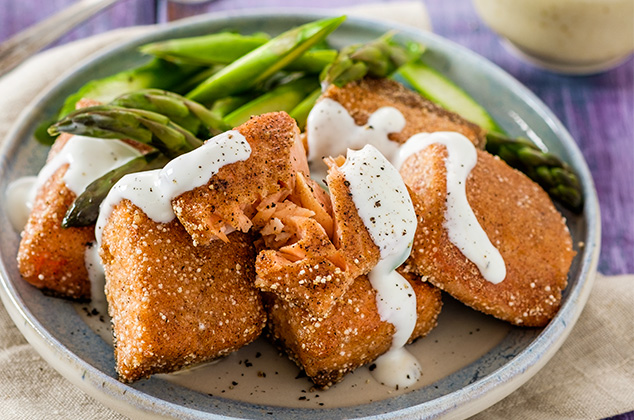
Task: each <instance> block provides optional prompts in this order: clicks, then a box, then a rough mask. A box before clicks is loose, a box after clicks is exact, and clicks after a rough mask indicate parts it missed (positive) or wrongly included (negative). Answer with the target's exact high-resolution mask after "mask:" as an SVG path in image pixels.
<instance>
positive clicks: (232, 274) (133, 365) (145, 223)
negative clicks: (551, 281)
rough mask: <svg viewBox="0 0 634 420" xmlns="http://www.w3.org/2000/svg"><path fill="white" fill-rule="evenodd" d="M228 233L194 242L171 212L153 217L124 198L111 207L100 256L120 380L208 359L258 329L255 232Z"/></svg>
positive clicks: (260, 312) (261, 313)
mask: <svg viewBox="0 0 634 420" xmlns="http://www.w3.org/2000/svg"><path fill="white" fill-rule="evenodd" d="M229 239H230V241H229V242H226V243H225V242H223V241H213V242H212V243H210V244H209V245H198V246H194V245H193V243H192V241H191V238H190V236H189V235H188V234H187V232H186V231H185V229H184V228H183V227H182V225H181V224H180V223H179V222H178V220H177V219H174V220H173V221H172V222H170V223H166V224H161V223H156V222H154V221H153V220H151V219H150V218H148V216H147V215H146V214H145V213H144V212H143V211H142V210H140V209H139V208H138V207H137V206H135V205H133V204H132V203H131V202H130V201H129V200H123V201H121V202H120V203H119V204H117V205H116V206H115V207H114V209H113V212H112V214H111V216H110V217H109V219H108V223H107V224H106V226H105V228H104V230H103V236H102V244H101V249H100V255H101V258H102V261H103V264H104V268H105V273H106V297H107V299H108V304H109V313H110V316H111V317H112V326H113V333H114V336H115V356H116V363H117V366H116V368H117V372H118V373H119V377H120V379H121V380H122V381H125V382H131V381H134V380H137V379H140V378H143V377H147V376H149V375H152V374H155V373H166V372H172V371H175V370H178V369H180V368H182V367H184V366H187V365H191V364H196V363H201V362H205V361H209V360H212V359H215V358H217V357H220V356H222V355H225V354H227V353H229V352H232V351H234V350H237V349H239V348H240V347H242V346H244V345H245V344H247V343H249V342H251V341H253V340H255V338H257V337H258V336H259V335H260V333H261V331H262V329H263V327H264V324H265V319H266V314H265V312H264V308H263V306H262V301H261V297H260V293H259V292H258V290H257V289H256V288H255V287H254V286H253V280H254V277H255V270H254V261H255V250H254V247H253V244H252V243H253V238H252V237H251V236H250V235H249V234H244V233H241V232H234V233H232V234H231V235H229Z"/></svg>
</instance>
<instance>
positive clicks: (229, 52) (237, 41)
mask: <svg viewBox="0 0 634 420" xmlns="http://www.w3.org/2000/svg"><path fill="white" fill-rule="evenodd" d="M268 40H269V37H268V35H265V34H256V35H251V36H248V35H240V34H236V33H231V32H221V33H217V34H211V35H205V36H199V37H192V38H179V39H170V40H167V41H160V42H155V43H152V44H147V45H144V46H142V47H141V48H140V50H141V52H143V53H146V54H151V55H154V56H155V57H159V58H162V59H164V60H170V61H174V62H178V63H186V64H192V65H200V66H213V65H217V64H223V65H226V64H231V63H232V62H234V61H236V60H237V59H238V58H240V57H242V56H243V55H245V54H247V53H249V52H251V51H253V50H254V49H256V48H258V47H260V46H262V45H264V44H265V43H266V42H267V41H268ZM335 57H337V50H333V49H329V48H323V49H311V50H308V51H306V52H305V53H304V54H302V55H301V56H299V57H298V58H297V59H296V60H295V61H293V62H292V63H290V64H289V65H288V67H287V68H288V70H290V71H302V72H306V73H319V72H321V71H322V70H323V69H324V67H326V66H327V65H328V64H330V63H332V62H333V61H334V59H335ZM201 82H202V80H201Z"/></svg>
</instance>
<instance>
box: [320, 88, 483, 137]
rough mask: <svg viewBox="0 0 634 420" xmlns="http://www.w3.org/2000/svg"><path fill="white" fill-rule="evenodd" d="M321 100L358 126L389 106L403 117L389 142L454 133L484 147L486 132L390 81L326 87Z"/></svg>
mask: <svg viewBox="0 0 634 420" xmlns="http://www.w3.org/2000/svg"><path fill="white" fill-rule="evenodd" d="M321 98H330V99H333V100H335V101H337V102H339V103H340V104H341V105H342V106H343V107H344V108H346V109H347V110H348V112H349V113H350V115H351V116H352V117H353V118H354V120H355V122H356V123H357V124H358V125H365V124H367V122H368V118H370V115H372V113H374V112H375V111H376V110H377V109H379V108H382V107H385V106H392V107H394V108H396V109H398V110H399V111H400V112H401V113H402V114H403V117H405V121H406V124H405V128H404V129H403V131H401V132H400V133H392V134H390V135H389V138H390V140H394V141H397V142H399V143H405V142H406V141H407V140H408V139H409V138H410V137H411V136H413V135H414V134H418V133H433V132H435V131H456V132H458V133H461V134H463V135H464V136H465V137H467V138H468V139H469V140H471V141H472V142H473V143H474V144H475V145H476V147H478V148H481V149H482V148H484V144H485V142H486V138H485V135H486V132H485V131H484V130H483V129H482V128H480V127H479V126H478V125H476V124H473V123H471V122H469V121H467V120H465V119H464V118H462V117H461V116H459V115H458V114H456V113H453V112H451V111H447V110H446V109H444V108H441V107H439V106H438V105H435V104H434V103H432V102H430V101H428V100H427V99H425V98H423V97H422V96H420V95H419V94H417V93H416V92H413V91H411V90H409V89H407V88H406V87H405V86H403V85H402V84H400V83H398V82H396V81H394V80H390V79H373V78H365V79H362V80H359V81H357V82H351V83H348V84H347V85H345V86H343V87H337V86H335V85H330V86H329V87H328V89H327V90H326V91H325V92H324V94H323V95H322V96H321Z"/></svg>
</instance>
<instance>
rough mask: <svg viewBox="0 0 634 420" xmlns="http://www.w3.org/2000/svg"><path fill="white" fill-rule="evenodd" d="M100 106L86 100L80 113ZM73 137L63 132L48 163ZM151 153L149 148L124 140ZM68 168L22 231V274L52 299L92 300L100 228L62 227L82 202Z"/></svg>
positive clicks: (47, 188)
mask: <svg viewBox="0 0 634 420" xmlns="http://www.w3.org/2000/svg"><path fill="white" fill-rule="evenodd" d="M94 105H99V103H98V102H96V101H94V100H90V99H82V100H80V101H79V102H78V103H77V109H80V108H85V107H88V106H94ZM72 137H73V135H72V134H67V133H62V134H60V135H59V137H57V139H55V142H54V143H53V145H52V146H51V150H50V151H49V153H48V157H47V162H48V161H50V160H51V159H53V157H55V155H57V154H58V153H59V152H60V151H61V150H62V149H63V148H64V146H65V145H66V143H67V142H68V140H70V139H71V138H72ZM124 141H126V142H127V143H128V144H130V145H131V146H133V147H135V148H136V149H137V150H139V151H141V152H142V153H145V152H147V151H149V150H150V148H149V147H148V146H146V145H143V144H140V143H137V142H134V141H131V140H124ZM67 170H68V164H65V165H62V166H61V167H60V168H59V169H58V170H57V171H55V173H54V174H53V175H52V176H51V178H50V179H48V180H46V182H45V183H44V185H43V186H42V188H41V189H40V190H39V191H38V192H37V195H36V197H35V200H34V202H33V210H32V211H31V213H30V214H29V219H28V221H27V224H26V225H25V227H24V230H23V232H22V239H21V241H20V247H19V249H18V257H17V259H18V269H19V270H20V274H21V275H22V278H24V279H25V280H26V281H27V282H29V283H31V284H32V285H33V286H35V287H38V288H40V289H42V291H43V292H44V293H46V294H50V295H53V296H56V297H60V298H66V299H72V300H79V301H88V300H90V298H91V296H90V291H91V286H90V280H89V278H88V270H87V269H86V263H85V254H86V247H88V246H91V245H92V243H93V242H94V241H95V232H94V231H95V228H94V226H88V227H69V228H63V227H62V220H63V219H64V216H65V215H66V212H67V211H68V209H69V208H70V206H71V205H72V203H73V201H75V198H76V197H77V196H76V195H75V193H73V192H72V191H71V190H69V189H68V187H66V184H65V183H64V175H65V174H66V171H67Z"/></svg>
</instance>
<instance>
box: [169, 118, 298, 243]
mask: <svg viewBox="0 0 634 420" xmlns="http://www.w3.org/2000/svg"><path fill="white" fill-rule="evenodd" d="M236 130H237V131H238V132H240V134H242V135H243V136H244V137H245V138H246V140H247V141H248V142H249V145H250V146H251V150H252V152H251V155H250V156H249V158H248V159H247V160H245V161H240V162H236V163H233V164H231V165H226V166H224V167H222V168H221V169H220V170H219V171H218V173H216V174H214V175H213V176H212V178H211V179H210V180H209V182H207V183H206V184H205V185H203V186H200V187H198V188H195V189H193V190H190V191H187V192H185V193H183V194H181V195H180V196H178V197H177V198H176V199H174V200H173V201H172V204H173V207H174V213H176V216H177V217H178V218H179V219H180V221H181V223H182V224H183V226H184V227H185V229H186V230H187V232H189V234H190V235H191V237H192V238H193V240H194V242H195V243H197V244H203V245H204V244H208V243H210V242H211V241H212V240H214V239H216V238H221V239H223V240H226V237H225V232H228V231H231V230H239V231H242V232H247V231H248V230H249V229H250V228H251V226H252V223H251V220H250V218H251V217H253V215H254V214H255V207H256V206H257V205H258V204H259V203H260V201H261V200H263V199H264V198H266V197H267V196H269V195H271V194H274V193H276V192H278V191H280V190H281V189H284V188H290V189H292V188H293V185H294V183H295V175H296V173H297V172H300V173H304V174H308V163H307V162H306V152H305V150H304V146H303V144H302V142H301V139H300V136H299V128H298V127H297V123H296V122H295V120H294V119H293V118H291V117H290V116H289V115H288V114H287V113H285V112H274V113H268V114H263V115H260V116H254V117H251V119H250V120H249V121H247V122H245V123H244V124H242V125H241V126H239V127H237V128H236Z"/></svg>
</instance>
